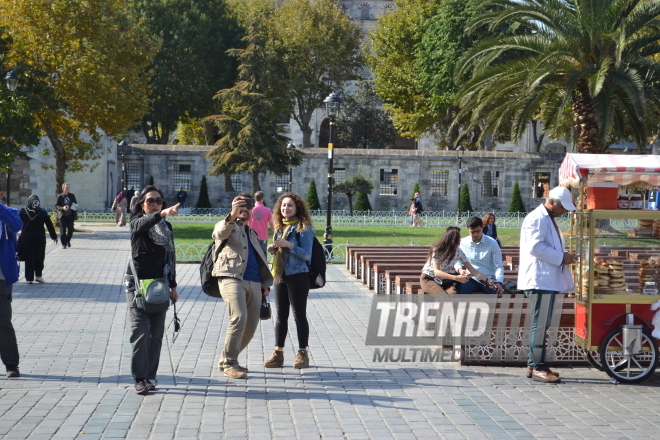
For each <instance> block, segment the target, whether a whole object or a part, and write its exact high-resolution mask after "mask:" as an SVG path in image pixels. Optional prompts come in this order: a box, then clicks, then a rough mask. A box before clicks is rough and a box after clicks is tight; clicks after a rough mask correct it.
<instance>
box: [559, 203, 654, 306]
mask: <svg viewBox="0 0 660 440" xmlns="http://www.w3.org/2000/svg"><path fill="white" fill-rule="evenodd" d="M571 228H572V231H571V232H572V233H571V236H572V245H571V248H572V249H571V250H572V252H574V253H575V255H577V256H578V263H577V264H576V265H575V266H574V273H573V276H574V280H575V290H576V299H577V300H578V301H583V302H587V301H589V300H592V301H596V302H604V303H608V302H620V301H621V300H623V298H621V296H626V298H625V300H624V301H625V302H627V303H629V302H631V301H632V302H639V303H648V302H655V301H657V300H659V299H660V296H656V297H655V298H649V297H648V295H658V286H660V211H645V210H589V211H578V212H576V213H575V214H574V216H573V222H572V226H571ZM634 296H640V297H642V296H646V297H645V298H637V299H635V298H632V297H634Z"/></svg>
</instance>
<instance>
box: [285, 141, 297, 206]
mask: <svg viewBox="0 0 660 440" xmlns="http://www.w3.org/2000/svg"><path fill="white" fill-rule="evenodd" d="M286 149H287V150H288V151H289V192H290V193H292V192H293V151H294V150H295V149H296V146H295V145H293V142H289V145H287V146H286Z"/></svg>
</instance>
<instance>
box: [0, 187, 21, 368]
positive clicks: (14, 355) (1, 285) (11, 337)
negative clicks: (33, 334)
mask: <svg viewBox="0 0 660 440" xmlns="http://www.w3.org/2000/svg"><path fill="white" fill-rule="evenodd" d="M4 196H5V193H4V191H0V199H2V198H3V197H4ZM22 227H23V222H22V221H21V219H20V217H19V215H18V210H16V209H15V208H10V207H8V206H5V205H3V204H2V203H1V202H0V359H2V363H3V364H5V368H6V369H7V378H13V377H20V375H21V374H20V372H19V371H18V362H19V355H18V343H17V342H16V332H15V331H14V326H13V325H12V323H11V312H12V310H11V300H12V298H11V293H12V285H13V284H14V283H16V281H18V264H17V263H16V234H17V233H18V231H20V230H21V228H22Z"/></svg>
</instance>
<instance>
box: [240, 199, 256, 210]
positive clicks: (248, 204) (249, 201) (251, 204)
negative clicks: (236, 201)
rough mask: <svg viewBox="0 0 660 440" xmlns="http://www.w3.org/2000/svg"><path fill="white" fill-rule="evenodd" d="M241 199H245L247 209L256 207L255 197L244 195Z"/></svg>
mask: <svg viewBox="0 0 660 440" xmlns="http://www.w3.org/2000/svg"><path fill="white" fill-rule="evenodd" d="M241 200H245V207H246V208H247V209H252V208H254V199H253V198H247V197H243V198H242V199H241Z"/></svg>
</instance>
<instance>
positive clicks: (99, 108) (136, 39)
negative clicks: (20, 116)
mask: <svg viewBox="0 0 660 440" xmlns="http://www.w3.org/2000/svg"><path fill="white" fill-rule="evenodd" d="M0 11H2V14H0V26H3V27H4V28H5V29H6V30H7V33H8V34H9V35H10V36H11V37H12V39H13V44H12V46H11V49H10V52H9V54H8V56H7V59H6V60H5V64H7V65H15V66H17V67H19V68H20V70H21V72H19V73H21V74H23V72H26V73H29V74H30V75H32V74H33V73H34V74H35V78H37V79H38V82H37V81H35V82H33V84H32V87H31V88H29V90H28V91H27V93H29V95H30V96H31V99H34V100H35V101H36V102H38V103H39V109H38V110H35V111H32V112H31V114H32V115H33V116H34V117H35V118H36V119H37V120H38V121H39V124H40V126H41V129H42V130H43V131H44V132H45V133H46V136H48V139H49V141H50V144H51V146H52V150H53V151H54V153H55V192H56V193H57V192H59V191H60V189H61V186H62V183H64V180H65V174H66V173H67V172H77V171H82V170H84V169H87V168H93V167H95V166H96V163H95V162H94V160H96V159H98V158H100V153H101V151H102V146H101V144H100V138H101V135H102V134H103V133H105V134H106V135H109V136H116V135H120V134H121V133H123V132H124V131H125V130H126V129H127V128H128V127H130V126H131V125H132V124H133V123H134V121H135V120H136V119H137V118H139V117H140V115H142V114H143V113H144V109H145V108H146V104H147V90H148V88H147V84H146V83H147V80H148V77H147V75H145V70H144V68H145V67H146V66H147V65H148V64H149V62H150V60H151V55H150V51H149V50H148V49H149V48H150V47H153V45H154V44H155V41H153V39H152V38H151V37H149V35H148V34H147V33H145V32H144V30H143V29H142V28H141V27H140V26H139V25H138V24H136V23H134V22H132V21H131V20H130V17H129V15H128V13H127V12H126V9H125V7H124V2H122V1H120V0H96V1H93V2H90V1H86V0H51V1H48V2H44V1H42V0H21V1H20V2H17V1H13V0H0ZM49 152H50V150H46V153H49Z"/></svg>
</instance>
